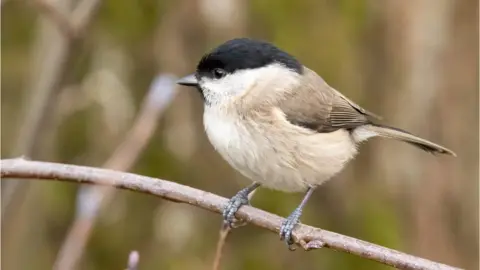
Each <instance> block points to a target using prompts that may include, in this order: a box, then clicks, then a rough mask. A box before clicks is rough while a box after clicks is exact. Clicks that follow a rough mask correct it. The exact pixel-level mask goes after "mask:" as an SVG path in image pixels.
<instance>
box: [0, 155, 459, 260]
mask: <svg viewBox="0 0 480 270" xmlns="http://www.w3.org/2000/svg"><path fill="white" fill-rule="evenodd" d="M0 167H1V169H0V176H1V177H11V178H30V179H35V178H40V179H49V180H58V181H68V182H77V183H85V184H96V185H112V183H113V185H114V186H115V187H117V188H121V189H128V190H133V191H137V192H142V193H146V194H151V195H155V196H158V197H161V198H164V199H167V200H171V201H174V202H179V203H187V204H190V205H193V206H197V207H200V208H203V209H205V210H209V211H212V212H215V213H221V212H222V209H223V207H224V206H225V205H226V204H227V202H228V200H227V199H226V198H223V197H220V196H218V195H215V194H212V193H209V192H206V191H202V190H198V189H195V188H191V187H188V186H184V185H181V184H177V183H174V182H170V181H166V180H160V179H155V178H151V177H146V176H140V175H136V174H131V173H123V172H118V171H113V170H107V169H99V168H93V167H85V166H76V165H67V164H60V163H49V162H39V161H29V160H25V159H21V158H18V159H5V160H1V161H0ZM236 217H237V218H240V219H243V220H245V221H246V222H248V223H251V224H253V225H256V226H258V227H261V228H264V229H267V230H270V231H272V232H277V233H278V231H279V228H280V226H281V224H282V221H283V220H284V219H283V218H281V217H279V216H277V215H274V214H272V213H268V212H265V211H262V210H260V209H257V208H254V207H251V206H243V207H242V208H240V210H239V211H238V212H237V214H236ZM293 237H294V240H295V242H296V243H297V244H300V245H301V246H302V247H304V248H305V249H307V250H309V249H312V248H319V247H327V248H332V249H335V250H338V251H343V252H347V253H351V254H354V255H357V256H360V257H363V258H367V259H370V260H374V261H377V262H380V263H383V264H386V265H390V266H393V267H396V268H401V269H459V268H455V267H452V266H448V265H445V264H441V263H437V262H433V261H429V260H426V259H423V258H419V257H415V256H412V255H408V254H405V253H402V252H399V251H396V250H393V249H389V248H386V247H382V246H379V245H375V244H372V243H368V242H365V241H362V240H359V239H355V238H352V237H348V236H345V235H341V234H338V233H334V232H330V231H327V230H322V229H318V228H314V227H311V226H308V225H303V224H299V225H298V226H297V227H296V229H295V230H294V234H293Z"/></svg>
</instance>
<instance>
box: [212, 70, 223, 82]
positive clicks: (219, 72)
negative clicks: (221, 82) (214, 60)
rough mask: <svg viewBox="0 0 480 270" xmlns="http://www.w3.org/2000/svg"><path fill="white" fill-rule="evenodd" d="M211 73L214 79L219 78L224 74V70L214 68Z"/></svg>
mask: <svg viewBox="0 0 480 270" xmlns="http://www.w3.org/2000/svg"><path fill="white" fill-rule="evenodd" d="M212 74H213V77H214V78H215V79H220V78H223V77H224V76H225V74H226V72H225V70H223V69H221V68H215V69H213V70H212Z"/></svg>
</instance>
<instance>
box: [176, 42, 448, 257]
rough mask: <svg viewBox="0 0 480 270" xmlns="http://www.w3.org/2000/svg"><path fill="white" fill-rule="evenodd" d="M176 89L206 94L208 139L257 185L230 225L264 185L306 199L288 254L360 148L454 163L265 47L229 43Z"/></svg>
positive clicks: (285, 233) (287, 236) (295, 217)
mask: <svg viewBox="0 0 480 270" xmlns="http://www.w3.org/2000/svg"><path fill="white" fill-rule="evenodd" d="M177 83H178V84H180V85H185V86H192V87H195V88H196V89H197V90H198V91H199V92H200V94H201V96H202V97H203V100H204V104H205V106H204V114H203V121H204V126H205V131H206V134H207V136H208V139H209V140H210V142H211V144H212V145H213V146H214V148H215V149H216V151H218V153H220V155H221V156H222V157H223V158H224V159H225V160H226V161H227V162H228V163H229V164H230V165H231V166H232V167H233V168H235V169H236V170H238V171H239V172H240V173H242V174H243V175H244V176H246V177H247V178H249V179H251V180H252V181H253V184H251V185H250V186H248V187H246V188H244V189H242V190H240V191H239V192H238V193H237V194H236V195H235V196H233V197H232V198H231V199H230V201H229V203H228V205H227V206H226V207H225V209H224V212H223V217H224V220H225V222H227V223H228V224H229V225H230V226H231V225H232V222H233V221H234V220H235V217H234V215H235V212H236V211H237V210H238V209H239V208H240V207H241V206H242V205H246V204H248V203H249V201H248V195H249V194H250V193H251V192H252V191H253V190H255V189H256V188H258V187H260V186H263V187H266V188H271V189H275V190H280V191H284V192H305V197H304V198H303V200H302V202H301V203H300V205H299V206H298V207H297V208H296V209H295V210H294V211H293V212H292V213H291V215H290V216H289V217H288V218H287V219H286V220H285V221H284V223H283V224H282V227H281V229H280V238H281V239H283V240H285V241H286V243H287V244H288V246H289V248H291V245H292V244H293V239H292V230H293V228H294V227H295V225H296V224H297V223H298V222H299V218H300V216H301V214H302V209H303V208H304V206H305V204H306V203H307V201H308V199H309V197H310V196H311V195H312V193H313V191H314V190H315V188H317V187H318V186H320V185H321V184H322V183H324V182H326V181H327V180H328V179H330V178H332V177H333V176H334V175H336V174H337V173H338V172H340V171H341V170H342V169H343V168H344V167H345V165H346V164H347V163H348V162H349V161H350V160H352V159H353V158H354V157H355V155H356V154H357V152H358V146H359V144H360V143H361V142H363V141H365V140H367V139H369V138H371V137H385V138H391V139H396V140H400V141H403V142H407V143H409V144H412V145H414V146H417V147H419V148H421V149H422V150H425V151H427V152H431V153H440V154H449V155H454V156H455V153H453V152H452V151H451V150H449V149H447V148H445V147H443V146H440V145H438V144H435V143H432V142H430V141H428V140H425V139H422V138H419V137H417V136H415V135H412V134H410V133H408V132H406V131H403V130H400V129H397V128H393V127H388V126H385V125H383V124H379V123H375V122H373V121H374V119H375V118H378V117H377V116H376V115H375V114H373V113H371V112H369V111H367V110H365V109H363V108H362V107H360V106H359V105H357V104H356V103H354V102H353V101H351V100H350V99H348V98H347V97H346V96H344V95H343V94H341V93H340V92H338V91H336V90H335V89H333V88H332V87H330V86H329V85H328V84H327V83H326V82H325V81H324V80H323V79H322V78H321V77H320V76H319V75H317V73H315V72H314V71H313V70H311V69H309V68H308V67H306V66H304V65H302V64H301V63H300V62H299V61H298V60H297V59H296V58H295V57H293V56H292V55H290V54H288V53H287V52H285V51H283V50H281V49H279V48H278V47H276V46H275V45H273V44H271V43H268V42H265V41H259V40H253V39H248V38H237V39H233V40H229V41H227V42H225V43H223V44H221V45H220V46H218V47H217V48H215V49H213V50H212V51H210V52H209V53H207V54H206V55H204V56H203V57H202V58H201V60H200V62H199V63H198V65H197V69H196V72H195V73H194V74H192V75H189V76H186V77H184V78H182V79H180V80H179V81H178V82H177Z"/></svg>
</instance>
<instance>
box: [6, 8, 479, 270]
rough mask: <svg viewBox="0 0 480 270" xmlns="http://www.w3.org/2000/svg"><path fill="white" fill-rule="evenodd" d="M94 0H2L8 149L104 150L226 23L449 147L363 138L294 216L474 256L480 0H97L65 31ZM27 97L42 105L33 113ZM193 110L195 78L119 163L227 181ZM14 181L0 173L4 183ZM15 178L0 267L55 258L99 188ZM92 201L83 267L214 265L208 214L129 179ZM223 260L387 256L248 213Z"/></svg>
mask: <svg viewBox="0 0 480 270" xmlns="http://www.w3.org/2000/svg"><path fill="white" fill-rule="evenodd" d="M89 2H92V3H93V2H96V1H92V0H77V1H74V0H62V1H60V0H57V1H53V0H51V1H48V0H28V1H27V0H25V1H18V0H7V1H2V21H1V22H2V24H1V30H2V39H1V45H2V48H1V53H2V73H1V83H2V84H1V87H2V101H1V143H2V153H1V156H2V158H8V157H15V156H19V155H21V154H27V155H28V156H30V157H31V158H32V159H38V160H47V161H56V162H65V163H73V164H82V165H90V166H103V164H104V163H105V161H106V160H107V159H109V157H110V156H111V155H112V153H114V151H115V149H116V148H117V147H118V145H120V144H121V143H122V142H123V141H124V139H125V136H126V134H128V130H130V128H131V127H132V124H133V123H134V119H135V117H136V115H137V113H138V112H139V111H141V107H142V100H143V98H144V96H145V95H146V93H147V92H148V89H149V87H150V84H151V82H152V81H153V80H154V79H155V78H156V76H158V75H160V74H173V75H175V76H182V75H185V74H187V73H190V72H193V71H194V69H195V64H196V62H197V61H198V59H199V58H200V57H201V56H202V54H203V53H204V52H205V51H207V50H209V49H211V48H213V47H215V46H216V45H218V44H219V43H220V42H223V41H225V40H227V39H230V38H233V37H238V36H249V37H254V38H260V39H264V40H268V41H271V42H274V43H275V44H277V45H278V46H279V47H281V48H283V49H285V50H287V51H289V52H290V53H292V54H293V55H295V56H297V57H298V58H299V59H300V61H302V62H303V63H304V64H305V65H307V66H309V67H310V68H312V69H313V70H315V71H317V72H318V73H319V74H320V75H321V76H323V77H324V79H325V80H326V81H327V82H328V83H329V84H330V85H332V86H333V87H335V88H336V89H339V90H340V91H341V92H343V93H344V94H346V95H347V96H349V97H350V98H351V99H353V100H354V101H356V102H357V103H359V104H360V105H361V106H363V107H365V108H367V109H369V110H370V111H373V112H376V113H377V114H380V115H382V116H383V117H384V119H385V122H386V123H389V124H392V125H395V126H398V127H400V128H404V129H406V130H409V131H411V132H412V133H414V134H417V135H420V136H422V137H424V138H428V139H430V140H432V141H434V142H437V143H440V144H442V145H445V146H447V147H448V148H450V149H453V150H454V151H455V152H456V153H457V154H458V157H457V158H451V157H444V156H442V157H434V156H432V155H430V154H427V153H424V152H422V151H418V150H417V149H415V148H413V147H410V146H408V145H406V144H402V143H397V142H393V141H388V140H381V139H375V140H372V141H370V142H368V143H366V144H365V145H363V146H362V149H361V150H362V151H361V153H360V155H359V156H358V158H357V159H356V160H354V161H353V162H351V163H350V164H349V165H348V166H347V168H346V169H345V170H344V171H343V172H342V173H341V174H340V175H338V176H336V177H335V179H333V180H332V181H330V182H328V183H326V184H324V185H323V186H322V187H321V188H319V189H318V190H317V191H316V192H315V194H314V196H313V199H312V200H311V201H310V202H309V204H308V205H307V207H306V209H305V211H304V215H303V217H302V222H303V223H306V224H309V225H313V226H317V227H320V228H324V229H328V230H332V231H335V232H338V233H342V234H346V235H349V236H352V237H356V238H359V239H362V240H366V241H369V242H374V243H377V244H380V245H384V246H387V247H390V248H394V249H398V250H400V251H404V252H408V253H411V254H413V255H417V256H421V257H425V258H428V259H431V260H436V261H440V262H443V263H447V264H452V265H455V266H458V267H463V268H467V269H478V267H479V265H478V254H479V250H478V243H477V242H478V237H479V235H478V190H479V188H478V177H479V175H478V166H479V160H478V149H479V145H478V138H479V137H478V136H479V134H478V131H479V126H478V100H479V96H478V72H479V71H478V40H479V39H478V1H473V0H464V1H455V0H421V1H395V0H382V1H380V0H359V1H352V0H351V1H347V0H337V1H334V0H322V1H313V0H299V1H287V0H277V1H275V0H258V1H253V0H252V1H246V0H245V1H243V0H222V1H214V0H196V1H194V0H177V1H171V0H170V1H152V0H142V1H130V0H107V1H98V2H99V5H98V8H97V9H95V10H93V11H92V13H91V19H89V22H90V23H88V24H86V26H85V29H84V31H82V32H81V35H80V38H78V39H73V40H72V39H69V38H68V35H65V33H68V27H65V26H66V25H65V21H62V20H65V18H66V19H70V18H72V19H75V18H77V17H76V16H74V15H66V14H69V13H70V12H71V11H72V10H74V9H76V5H80V7H82V6H81V5H83V4H85V3H86V5H88V3H89ZM52 8H53V9H52ZM52 10H53V11H55V10H57V12H60V14H63V17H62V16H56V15H55V14H57V13H55V12H52ZM80 11H82V10H81V8H80ZM57 15H58V14H57ZM77 15H78V14H77ZM62 18H63V19H62ZM62 31H64V32H62ZM42 106H43V107H44V110H42V109H41V108H42ZM38 108H40V109H38ZM35 110H38V111H41V112H44V114H42V115H41V116H43V117H42V118H41V119H40V121H38V119H37V122H35V121H36V120H35V118H36V117H38V116H39V114H38V113H32V112H37V111H35ZM202 110H203V104H202V100H201V98H200V96H199V94H198V93H197V92H195V91H192V90H191V89H187V88H180V87H178V89H176V92H175V95H174V98H173V100H172V101H171V102H170V103H169V104H168V105H167V107H166V108H165V110H164V111H162V112H161V114H160V116H159V120H157V121H155V123H156V124H158V125H157V126H155V127H154V134H153V136H152V138H151V140H150V141H148V142H146V143H147V145H146V148H145V150H144V151H142V152H141V154H140V156H139V157H138V159H136V160H135V162H134V165H133V167H132V168H130V171H132V172H135V173H139V174H144V175H148V176H153V177H158V178H162V179H168V180H171V181H175V182H178V183H182V184H186V185H189V186H192V187H195V188H199V189H203V190H206V191H209V192H213V193H216V194H219V195H222V196H225V197H231V196H232V195H234V194H235V193H236V192H237V191H238V190H239V189H240V188H242V187H244V186H246V185H247V184H248V183H249V182H248V181H247V180H246V179H244V178H243V177H242V176H240V175H239V173H236V172H235V171H234V170H233V169H231V168H230V167H229V166H228V165H227V164H226V162H224V161H223V160H222V159H221V158H220V156H219V155H218V154H217V153H215V152H214V150H213V148H212V147H211V145H210V144H209V143H208V141H207V139H206V136H205V134H204V131H203V127H202ZM32 123H33V124H32ZM34 123H39V124H38V125H37V126H35V124H34ZM10 184H12V181H2V195H3V196H2V198H4V197H5V195H6V194H5V192H6V191H5V190H6V189H7V188H9V185H10ZM13 185H15V182H14V183H13ZM17 187H18V186H17ZM18 190H20V192H17V193H14V194H16V195H15V196H14V197H13V198H14V199H12V200H11V202H10V203H9V204H8V205H7V206H5V201H4V200H2V202H3V204H4V206H5V207H6V208H5V209H3V208H2V210H3V213H2V217H3V220H2V242H1V244H2V246H1V250H2V261H1V264H2V269H5V270H9V269H51V268H52V266H53V264H54V263H55V261H57V260H58V254H59V250H60V249H61V247H62V245H63V243H64V241H65V237H66V235H67V234H68V231H69V229H70V226H71V225H72V224H73V221H74V219H75V217H78V216H79V215H80V216H81V214H79V213H78V211H77V210H78V209H79V206H78V205H77V201H78V202H79V203H80V204H82V203H83V204H87V206H86V207H87V208H88V203H94V199H91V198H94V197H88V198H90V199H88V198H87V199H85V197H80V198H77V192H79V191H80V190H83V192H88V191H89V189H85V187H84V188H81V186H80V185H74V184H66V183H62V182H51V181H42V182H40V181H31V182H29V185H28V186H25V185H23V186H21V188H19V189H18ZM18 190H17V191H18ZM90 191H91V190H90ZM301 197H302V195H301V194H284V193H280V192H275V191H270V190H265V189H261V190H259V191H258V192H257V193H256V194H255V197H254V199H253V201H252V204H253V205H254V206H256V207H259V208H262V209H265V210H268V211H271V212H274V213H276V214H279V215H283V216H286V215H288V214H289V213H290V212H291V211H292V210H293V209H294V208H295V207H296V206H297V204H298V203H299V202H300V200H301ZM82 198H83V199H82ZM82 200H83V201H82ZM84 207H85V205H84ZM80 208H81V207H80ZM90 214H92V215H96V216H97V219H96V223H95V224H94V225H93V227H92V228H93V229H92V233H91V236H90V237H89V238H87V239H84V240H87V241H86V246H85V248H84V253H83V255H82V256H81V258H80V259H79V263H78V265H77V268H78V269H124V268H125V266H126V262H127V257H128V254H129V252H130V251H131V250H138V251H139V253H140V264H139V269H142V270H144V269H211V265H212V261H213V256H214V252H215V246H216V242H217V238H218V229H219V228H220V223H221V217H220V215H217V214H213V213H210V212H207V211H204V210H200V209H198V208H195V207H192V206H189V205H183V204H175V203H173V202H168V201H165V200H162V199H159V198H155V197H152V196H148V195H144V194H137V193H133V192H127V191H118V192H116V193H115V196H114V197H112V200H111V201H110V202H108V204H107V205H105V208H104V209H103V211H101V212H100V213H90ZM87 216H88V215H87ZM221 268H222V269H233V270H235V269H388V268H389V267H386V266H384V265H381V264H378V263H375V262H371V261H368V260H365V259H362V258H358V257H356V256H353V255H349V254H345V253H340V252H335V251H332V250H330V249H322V250H318V251H312V252H303V251H301V250H297V251H296V252H289V251H288V250H287V248H286V247H285V245H284V243H282V242H280V241H279V239H278V236H277V235H275V234H272V233H271V232H268V231H265V230H261V229H258V228H256V227H253V226H246V227H242V228H240V229H238V230H235V231H234V232H233V233H232V234H231V235H230V236H229V238H228V241H227V243H226V247H225V251H224V257H223V258H222V265H221Z"/></svg>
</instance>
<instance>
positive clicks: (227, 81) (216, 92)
mask: <svg viewBox="0 0 480 270" xmlns="http://www.w3.org/2000/svg"><path fill="white" fill-rule="evenodd" d="M258 71H259V70H258V69H248V70H241V71H237V72H235V73H233V74H228V75H227V76H225V77H223V78H221V79H211V78H204V79H202V81H201V82H200V85H201V87H202V89H203V90H204V95H205V98H206V99H207V100H209V101H211V102H212V103H215V101H218V100H221V99H223V98H228V97H234V96H237V95H240V94H242V93H243V92H244V91H245V90H247V89H249V88H250V87H251V86H252V85H253V84H254V82H255V81H256V80H257V79H258V77H259V76H260V75H261V74H259V72H258Z"/></svg>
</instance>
